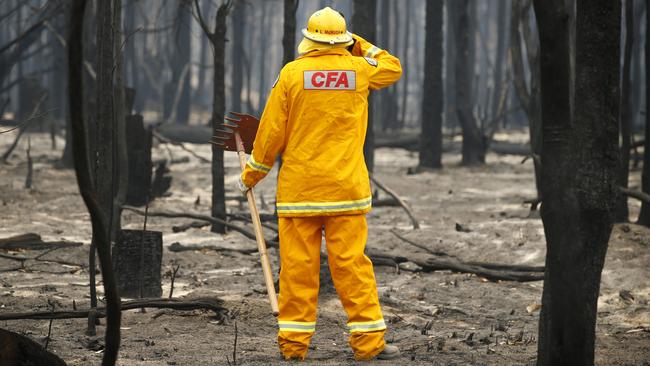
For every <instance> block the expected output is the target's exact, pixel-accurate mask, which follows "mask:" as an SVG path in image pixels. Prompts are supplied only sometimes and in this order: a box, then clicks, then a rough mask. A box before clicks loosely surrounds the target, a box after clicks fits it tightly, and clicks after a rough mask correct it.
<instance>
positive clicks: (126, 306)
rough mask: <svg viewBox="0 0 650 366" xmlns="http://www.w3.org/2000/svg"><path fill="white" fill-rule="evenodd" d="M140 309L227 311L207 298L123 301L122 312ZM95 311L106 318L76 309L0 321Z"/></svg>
mask: <svg viewBox="0 0 650 366" xmlns="http://www.w3.org/2000/svg"><path fill="white" fill-rule="evenodd" d="M141 308H155V309H172V310H182V311H192V310H210V311H212V312H214V313H215V315H217V316H225V315H227V314H228V309H227V308H225V307H224V306H223V300H221V299H218V298H214V297H209V298H198V299H186V300H183V299H174V298H172V299H162V298H161V299H158V298H156V299H139V300H132V301H123V302H122V303H121V309H122V310H132V309H141ZM94 310H96V311H97V317H98V318H104V317H106V308H102V307H98V308H97V309H78V310H67V311H34V312H24V313H0V320H25V319H29V320H49V319H82V318H87V317H88V314H89V313H90V312H91V311H94Z"/></svg>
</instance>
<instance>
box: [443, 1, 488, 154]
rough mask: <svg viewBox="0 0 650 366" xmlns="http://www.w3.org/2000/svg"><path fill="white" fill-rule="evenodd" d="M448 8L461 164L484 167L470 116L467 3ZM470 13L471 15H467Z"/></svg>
mask: <svg viewBox="0 0 650 366" xmlns="http://www.w3.org/2000/svg"><path fill="white" fill-rule="evenodd" d="M451 6H456V7H457V8H456V10H455V13H456V15H457V16H458V18H457V19H456V29H455V33H456V47H457V51H456V52H457V54H458V58H457V61H458V62H457V63H456V65H455V76H456V114H457V116H458V122H459V123H460V126H461V128H462V130H463V146H462V155H463V157H462V164H463V165H482V164H485V153H486V149H487V139H486V138H485V136H484V135H483V132H482V131H481V129H480V128H479V127H478V125H477V124H476V118H475V117H474V113H473V100H472V99H473V98H472V94H473V92H472V91H473V88H472V79H473V78H474V57H473V56H474V53H475V52H473V49H474V40H473V37H472V32H471V27H470V13H471V12H470V1H469V0H458V1H454V4H453V5H451ZM471 14H474V13H471Z"/></svg>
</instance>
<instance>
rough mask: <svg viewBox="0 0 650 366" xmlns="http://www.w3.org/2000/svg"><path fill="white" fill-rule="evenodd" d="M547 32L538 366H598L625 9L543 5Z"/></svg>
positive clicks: (538, 9) (539, 1)
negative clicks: (599, 317) (572, 34)
mask: <svg viewBox="0 0 650 366" xmlns="http://www.w3.org/2000/svg"><path fill="white" fill-rule="evenodd" d="M535 13H536V15H537V24H538V25H539V30H540V44H541V55H542V59H541V74H542V78H541V79H542V83H541V84H542V85H541V86H542V111H543V148H542V187H541V188H542V193H543V197H544V202H543V205H542V211H541V214H542V220H543V223H544V232H545V234H546V240H547V254H546V272H545V277H544V291H543V295H542V311H541V314H540V321H539V343H538V359H537V364H538V365H541V366H542V365H543V366H546V365H549V366H550V365H554V366H558V365H559V366H562V365H593V364H594V339H595V325H596V316H597V300H598V292H599V287H600V277H601V271H602V268H603V264H604V261H605V254H606V252H607V243H608V241H609V236H610V234H611V230H612V221H613V210H614V205H615V200H616V195H617V192H618V189H617V186H616V185H617V174H618V166H619V151H618V109H619V95H618V91H619V61H620V59H619V54H620V51H619V43H620V3H619V2H618V1H610V0H577V12H576V14H577V21H576V45H575V50H576V51H575V52H576V54H575V88H574V90H575V98H574V101H575V104H574V110H573V111H574V112H573V113H574V114H573V115H572V113H571V59H570V58H571V52H570V41H569V38H570V27H569V24H570V20H571V17H570V11H569V9H568V8H567V7H566V5H565V2H564V1H563V0H535Z"/></svg>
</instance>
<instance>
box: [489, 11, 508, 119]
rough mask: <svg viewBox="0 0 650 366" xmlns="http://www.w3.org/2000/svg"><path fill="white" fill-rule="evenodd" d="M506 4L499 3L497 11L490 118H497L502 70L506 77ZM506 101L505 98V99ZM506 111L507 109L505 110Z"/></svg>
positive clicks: (501, 86) (502, 83) (501, 85)
mask: <svg viewBox="0 0 650 366" xmlns="http://www.w3.org/2000/svg"><path fill="white" fill-rule="evenodd" d="M507 5H508V2H507V1H505V0H501V1H499V5H498V10H497V14H498V15H497V34H496V37H497V48H496V57H495V58H494V60H495V61H494V78H493V80H494V81H493V82H494V92H493V93H492V95H493V96H494V97H493V98H492V106H491V107H490V108H491V110H492V113H491V115H492V118H499V116H498V114H499V99H500V98H501V93H502V89H503V86H504V80H503V74H504V70H505V71H506V75H507V68H508V61H506V60H507V58H508V57H507V56H508V55H507V48H508V32H507V24H508V23H507V21H506V19H507V11H508V7H507ZM506 100H507V98H506ZM505 109H506V110H507V108H505Z"/></svg>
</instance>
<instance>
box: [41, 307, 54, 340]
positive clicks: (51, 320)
mask: <svg viewBox="0 0 650 366" xmlns="http://www.w3.org/2000/svg"><path fill="white" fill-rule="evenodd" d="M47 303H48V304H49V305H50V306H51V307H52V312H54V304H53V303H52V301H51V300H50V299H47ZM53 321H54V318H50V325H49V326H48V327H47V337H45V346H43V348H45V349H46V350H47V346H48V345H49V344H50V335H52V322H53Z"/></svg>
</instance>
